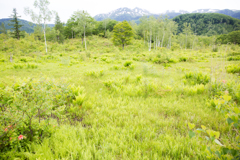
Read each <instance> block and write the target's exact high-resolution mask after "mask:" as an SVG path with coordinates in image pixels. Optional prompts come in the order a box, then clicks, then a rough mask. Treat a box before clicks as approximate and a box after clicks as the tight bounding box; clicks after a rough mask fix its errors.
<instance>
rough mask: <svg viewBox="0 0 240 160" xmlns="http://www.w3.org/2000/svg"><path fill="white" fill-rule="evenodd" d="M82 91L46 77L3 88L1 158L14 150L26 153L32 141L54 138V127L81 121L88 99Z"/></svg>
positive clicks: (0, 123)
mask: <svg viewBox="0 0 240 160" xmlns="http://www.w3.org/2000/svg"><path fill="white" fill-rule="evenodd" d="M80 89H81V88H80ZM80 89H79V87H74V88H72V87H71V86H70V87H69V86H68V85H66V84H63V83H59V84H58V83H56V82H55V81H52V80H49V79H46V78H42V79H37V80H36V79H25V80H21V81H18V82H16V83H15V84H14V85H13V86H11V87H9V86H0V104H1V109H0V112H1V114H0V128H1V130H0V137H1V139H0V151H1V153H0V159H1V158H4V156H5V154H4V153H5V152H7V151H8V150H11V149H12V148H15V149H16V151H27V150H28V146H29V143H30V142H33V141H34V142H41V141H42V140H43V138H44V137H49V136H51V134H52V133H53V132H54V129H55V127H54V125H55V126H56V125H57V124H58V125H59V124H61V123H62V122H64V121H66V120H69V121H70V124H72V123H73V122H75V121H76V120H78V119H79V118H77V117H78V116H79V115H81V114H80V112H81V110H79V105H82V103H83V101H84V100H85V99H84V97H85V95H84V94H83V93H82V92H81V90H80ZM79 97H80V98H79ZM2 129H3V130H2Z"/></svg>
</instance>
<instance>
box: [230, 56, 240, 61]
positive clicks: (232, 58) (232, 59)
mask: <svg viewBox="0 0 240 160" xmlns="http://www.w3.org/2000/svg"><path fill="white" fill-rule="evenodd" d="M227 60H228V61H240V56H231V57H228V58H227Z"/></svg>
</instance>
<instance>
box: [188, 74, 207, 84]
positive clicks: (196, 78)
mask: <svg viewBox="0 0 240 160" xmlns="http://www.w3.org/2000/svg"><path fill="white" fill-rule="evenodd" d="M185 78H186V80H187V81H185V82H188V83H189V84H192V85H195V84H204V85H205V84H207V83H208V82H209V81H210V76H209V75H206V74H203V73H202V72H188V73H186V74H185Z"/></svg>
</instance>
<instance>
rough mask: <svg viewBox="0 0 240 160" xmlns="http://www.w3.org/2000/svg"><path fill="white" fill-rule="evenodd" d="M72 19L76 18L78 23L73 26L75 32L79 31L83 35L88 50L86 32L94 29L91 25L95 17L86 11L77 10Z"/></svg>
mask: <svg viewBox="0 0 240 160" xmlns="http://www.w3.org/2000/svg"><path fill="white" fill-rule="evenodd" d="M72 20H74V21H75V22H76V24H77V25H76V26H75V27H73V30H74V31H75V32H79V34H80V36H83V37H82V38H83V40H84V43H85V49H86V50H87V43H86V32H88V31H90V30H91V29H92V27H91V25H92V22H93V18H92V17H91V16H90V15H89V14H88V13H87V12H86V11H76V12H74V15H73V17H72Z"/></svg>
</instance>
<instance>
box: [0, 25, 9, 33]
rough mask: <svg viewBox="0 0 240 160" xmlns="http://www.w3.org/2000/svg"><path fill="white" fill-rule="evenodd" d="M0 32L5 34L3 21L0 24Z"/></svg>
mask: <svg viewBox="0 0 240 160" xmlns="http://www.w3.org/2000/svg"><path fill="white" fill-rule="evenodd" d="M0 33H3V34H7V29H6V27H5V25H4V23H3V22H2V24H1V26H0Z"/></svg>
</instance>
